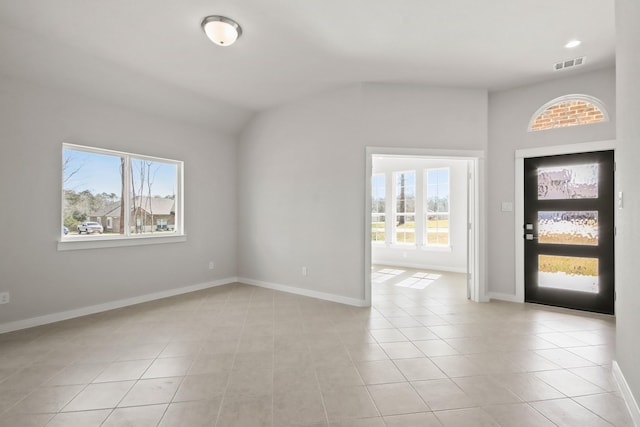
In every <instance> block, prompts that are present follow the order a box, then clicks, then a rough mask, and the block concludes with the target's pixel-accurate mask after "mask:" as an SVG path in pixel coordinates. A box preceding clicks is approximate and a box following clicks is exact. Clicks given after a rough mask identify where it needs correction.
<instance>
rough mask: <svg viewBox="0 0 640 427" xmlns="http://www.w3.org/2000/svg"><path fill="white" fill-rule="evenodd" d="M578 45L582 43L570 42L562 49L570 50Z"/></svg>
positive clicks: (577, 41) (578, 41)
mask: <svg viewBox="0 0 640 427" xmlns="http://www.w3.org/2000/svg"><path fill="white" fill-rule="evenodd" d="M580 43H582V42H581V41H580V40H571V41H570V42H569V43H567V44H565V45H564V47H566V48H567V49H571V48H573V47H578V46H580Z"/></svg>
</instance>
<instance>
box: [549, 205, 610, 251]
mask: <svg viewBox="0 0 640 427" xmlns="http://www.w3.org/2000/svg"><path fill="white" fill-rule="evenodd" d="M538 242H539V243H551V244H561V245H592V246H597V245H598V212H597V211H564V212H546V211H540V212H538Z"/></svg>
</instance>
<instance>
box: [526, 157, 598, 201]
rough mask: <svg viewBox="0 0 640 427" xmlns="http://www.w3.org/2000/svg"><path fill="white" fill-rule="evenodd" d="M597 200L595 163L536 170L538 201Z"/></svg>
mask: <svg viewBox="0 0 640 427" xmlns="http://www.w3.org/2000/svg"><path fill="white" fill-rule="evenodd" d="M597 198H598V164H597V163H592V164H588V165H570V166H553V167H546V168H538V200H563V199H597Z"/></svg>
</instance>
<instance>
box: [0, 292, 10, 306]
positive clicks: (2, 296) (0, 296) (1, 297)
mask: <svg viewBox="0 0 640 427" xmlns="http://www.w3.org/2000/svg"><path fill="white" fill-rule="evenodd" d="M8 303H9V292H0V304H8Z"/></svg>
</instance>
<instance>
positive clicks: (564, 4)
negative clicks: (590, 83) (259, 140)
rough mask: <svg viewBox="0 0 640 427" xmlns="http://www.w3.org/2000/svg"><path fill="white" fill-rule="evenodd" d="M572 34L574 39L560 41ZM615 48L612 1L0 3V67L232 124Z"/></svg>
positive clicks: (602, 59)
mask: <svg viewBox="0 0 640 427" xmlns="http://www.w3.org/2000/svg"><path fill="white" fill-rule="evenodd" d="M212 14H220V15H226V16H229V17H231V18H233V19H235V20H236V21H238V22H239V23H240V24H241V25H242V27H243V31H244V32H243V35H242V37H241V38H240V39H239V40H238V41H237V43H236V44H234V45H233V46H230V47H226V48H222V47H219V46H216V45H214V44H213V43H211V42H210V41H209V40H208V39H207V38H206V37H205V35H204V33H203V31H202V29H201V27H200V23H201V21H202V19H203V18H204V17H205V16H207V15H212ZM571 39H579V40H581V41H582V44H581V45H580V46H579V47H577V48H574V49H567V48H565V47H564V45H565V44H566V43H567V42H568V41H569V40H571ZM614 54H615V22H614V2H613V0H562V1H557V0H537V1H531V0H527V1H525V0H486V1H478V0H446V1H443V0H440V1H434V0H395V1H388V0H304V1H301V0H273V1H264V0H219V1H216V2H212V1H210V0H207V1H205V0H188V1H187V0H183V1H178V0H175V1H167V0H160V1H159V0H134V1H132V0H108V1H105V0H55V1H52V0H16V1H3V2H0V73H2V74H4V75H6V76H10V77H18V78H24V79H28V80H31V81H34V82H41V83H44V84H47V85H53V86H56V87H61V88H62V89H67V90H74V91H78V92H82V93H87V94H89V95H91V96H98V97H102V98H106V99H110V100H112V101H114V102H120V103H125V104H128V105H132V106H134V107H138V108H145V109H148V110H150V111H156V110H158V111H160V110H161V111H160V112H163V113H166V114H172V115H175V116H177V117H184V118H189V119H193V120H197V121H201V122H209V123H218V122H219V125H220V126H221V127H222V128H227V130H229V131H233V130H234V129H237V128H238V127H240V126H241V125H242V123H243V122H244V121H246V120H247V118H248V117H249V116H250V115H251V114H253V113H254V112H256V111H260V110H263V109H267V108H270V107H273V106H277V105H280V104H283V103H287V102H290V101H292V100H295V99H297V98H301V97H305V96H309V95H312V94H314V93H318V92H322V91H326V90H329V89H332V88H335V87H340V86H344V85H349V84H353V83H359V82H395V83H414V84H427V85H438V86H455V87H468V88H486V89H489V90H499V89H505V88H510V87H515V86H520V85H524V84H528V83H533V82H537V81H542V80H548V79H553V78H556V77H560V76H567V75H568V74H569V73H580V72H583V71H587V70H594V69H597V68H603V67H606V66H611V65H613V64H614ZM581 56H584V57H586V61H585V65H582V66H580V67H575V68H573V69H567V70H563V71H554V70H553V64H554V63H556V62H559V61H563V60H566V59H571V58H575V57H581Z"/></svg>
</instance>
